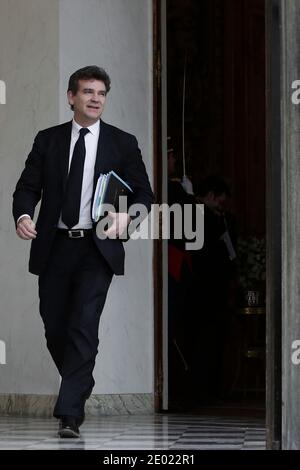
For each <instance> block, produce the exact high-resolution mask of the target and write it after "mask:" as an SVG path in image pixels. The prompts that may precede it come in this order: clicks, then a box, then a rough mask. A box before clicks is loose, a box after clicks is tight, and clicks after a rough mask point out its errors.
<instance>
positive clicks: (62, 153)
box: [58, 121, 72, 192]
mask: <svg viewBox="0 0 300 470" xmlns="http://www.w3.org/2000/svg"><path fill="white" fill-rule="evenodd" d="M71 133H72V121H70V122H66V123H65V124H63V125H62V126H61V128H60V134H59V136H58V157H59V164H60V170H61V177H62V187H63V192H64V191H65V189H66V183H67V176H68V170H69V154H70V143H71Z"/></svg>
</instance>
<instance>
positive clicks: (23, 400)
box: [0, 393, 154, 417]
mask: <svg viewBox="0 0 300 470" xmlns="http://www.w3.org/2000/svg"><path fill="white" fill-rule="evenodd" d="M55 402H56V395H25V394H24V395H23V394H0V414H1V415H22V416H35V417H51V416H52V413H53V408H54V405H55ZM85 411H86V415H87V416H103V415H131V414H132V415H134V414H153V413H154V396H153V394H151V393H132V394H112V395H92V396H91V397H90V398H89V400H88V401H87V403H86V408H85Z"/></svg>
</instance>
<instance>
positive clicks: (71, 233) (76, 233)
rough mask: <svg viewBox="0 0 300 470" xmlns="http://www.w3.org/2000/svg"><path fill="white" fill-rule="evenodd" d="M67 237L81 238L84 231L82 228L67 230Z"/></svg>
mask: <svg viewBox="0 0 300 470" xmlns="http://www.w3.org/2000/svg"><path fill="white" fill-rule="evenodd" d="M69 237H70V238H83V237H84V231H83V230H69Z"/></svg>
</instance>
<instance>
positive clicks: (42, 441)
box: [0, 413, 266, 450]
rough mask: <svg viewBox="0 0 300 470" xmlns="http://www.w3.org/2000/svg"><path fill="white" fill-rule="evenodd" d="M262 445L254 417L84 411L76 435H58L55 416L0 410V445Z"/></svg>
mask: <svg viewBox="0 0 300 470" xmlns="http://www.w3.org/2000/svg"><path fill="white" fill-rule="evenodd" d="M265 448H266V444H265V425H264V421H263V420H262V419H259V418H253V419H252V418H247V419H241V418H229V417H216V416H196V415H183V414H169V413H168V414H155V415H129V416H102V417H97V418H96V417H88V418H87V419H86V422H85V423H84V424H83V425H82V427H81V437H80V438H79V439H60V438H59V437H57V421H56V420H55V419H54V418H53V419H41V418H25V417H11V416H2V417H1V416H0V449H1V450H2V449H10V450H21V449H24V450H38V449H40V450H58V449H61V450H72V449H78V450H79V449H86V450H98V449H99V450H102V449H110V450H113V449H120V450H125V449H128V450H131V449H164V450H167V449H169V450H172V449H174V450H175V449H178V450H179V449H190V450H191V449H198V450H202V449H203V450H204V449H205V450H216V449H223V450H227V449H236V450H246V449H247V450H264V449H265Z"/></svg>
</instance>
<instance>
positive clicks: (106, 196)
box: [92, 171, 133, 222]
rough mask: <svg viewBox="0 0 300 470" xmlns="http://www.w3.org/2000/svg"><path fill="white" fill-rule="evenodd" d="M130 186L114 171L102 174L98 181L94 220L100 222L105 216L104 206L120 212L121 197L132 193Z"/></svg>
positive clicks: (93, 210)
mask: <svg viewBox="0 0 300 470" xmlns="http://www.w3.org/2000/svg"><path fill="white" fill-rule="evenodd" d="M132 192H133V191H132V189H131V188H130V186H129V185H128V184H127V183H125V181H123V180H122V178H120V176H118V175H117V174H116V173H115V172H114V171H110V172H109V173H107V174H101V175H100V176H99V179H98V181H97V186H96V190H95V195H94V202H93V207H92V219H93V221H94V222H98V220H99V219H100V217H102V216H103V215H104V212H105V207H104V204H111V205H112V206H114V208H115V210H116V211H117V210H118V206H119V197H120V196H126V195H127V194H129V193H132Z"/></svg>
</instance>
